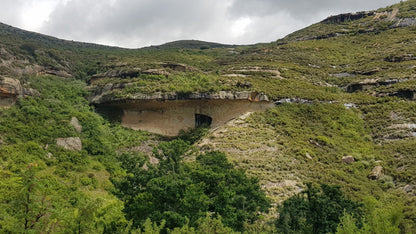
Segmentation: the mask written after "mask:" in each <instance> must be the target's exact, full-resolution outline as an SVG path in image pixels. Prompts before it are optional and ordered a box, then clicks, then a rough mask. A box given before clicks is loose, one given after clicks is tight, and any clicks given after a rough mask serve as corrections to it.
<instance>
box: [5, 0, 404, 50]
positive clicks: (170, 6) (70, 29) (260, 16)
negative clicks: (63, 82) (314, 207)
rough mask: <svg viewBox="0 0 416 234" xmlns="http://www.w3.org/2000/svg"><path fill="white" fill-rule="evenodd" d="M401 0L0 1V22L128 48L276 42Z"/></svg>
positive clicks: (58, 35) (45, 32) (60, 35)
mask: <svg viewBox="0 0 416 234" xmlns="http://www.w3.org/2000/svg"><path fill="white" fill-rule="evenodd" d="M398 2H399V0H0V22H2V23H5V24H10V25H12V26H15V27H19V28H23V29H26V30H30V31H36V32H40V33H44V34H48V35H52V36H56V37H58V38H62V39H69V40H76V41H83V42H93V43H99V44H106V45H114V46H120V47H128V48H138V47H143V46H149V45H159V44H163V43H166V42H170V41H175V40H183V39H196V40H204V41H212V42H220V43H225V44H253V43H258V42H270V41H275V40H277V39H279V38H282V37H284V36H285V35H287V34H289V33H291V32H294V31H296V30H298V29H301V28H303V27H306V26H308V25H310V24H313V23H316V22H319V21H321V20H323V19H324V18H326V17H327V16H330V15H335V14H339V13H346V12H356V11H363V10H374V9H378V8H380V7H385V6H388V5H391V4H394V3H398Z"/></svg>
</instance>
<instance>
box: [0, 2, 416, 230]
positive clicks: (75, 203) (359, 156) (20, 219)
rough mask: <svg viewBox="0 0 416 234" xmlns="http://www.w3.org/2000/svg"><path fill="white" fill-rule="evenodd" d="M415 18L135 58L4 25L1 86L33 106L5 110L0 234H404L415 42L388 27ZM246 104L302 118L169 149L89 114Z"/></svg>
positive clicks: (365, 21)
mask: <svg viewBox="0 0 416 234" xmlns="http://www.w3.org/2000/svg"><path fill="white" fill-rule="evenodd" d="M395 9H398V11H397V10H395ZM415 9H416V0H408V1H403V2H401V3H399V4H396V5H393V6H390V7H387V8H384V9H379V10H377V11H374V13H375V14H374V15H372V14H369V15H368V16H366V17H363V18H361V19H357V20H347V21H345V22H341V23H336V22H326V23H317V24H314V25H311V26H310V27H307V28H305V29H303V30H300V31H298V32H295V33H293V34H291V35H289V36H287V37H286V38H283V39H281V40H278V41H276V42H272V43H266V44H257V45H251V46H228V45H221V44H216V43H207V42H200V41H178V42H173V43H168V44H165V45H162V46H153V47H149V48H143V49H135V50H129V49H122V48H115V47H106V46H100V45H94V44H87V43H80V42H72V41H63V40H59V39H56V38H52V37H48V36H44V35H40V34H35V33H31V32H26V31H22V30H19V29H16V28H13V27H10V26H7V25H3V24H0V81H3V77H10V78H14V79H18V80H19V81H20V82H21V84H22V86H23V87H25V88H32V89H34V90H37V91H38V92H39V93H40V95H39V96H37V95H36V92H34V94H35V95H34V96H30V95H28V96H25V97H20V98H19V99H18V101H17V103H16V104H15V105H13V106H11V107H8V108H2V109H0V232H5V233H32V232H33V233H37V232H40V233H46V232H50V233H160V232H162V233H233V232H236V233H238V232H241V233H273V232H277V233H280V232H282V233H328V232H330V233H413V232H414V230H415V229H416V189H415V185H416V176H415V173H414V172H415V171H416V161H415V157H416V144H414V140H415V136H416V130H415V124H416V111H415V110H416V103H415V102H414V100H415V97H414V91H415V90H416V86H415V78H416V76H415V69H416V59H415V55H416V43H415V37H414V35H415V32H416V27H415V26H414V25H410V26H406V27H396V26H397V25H398V24H397V23H398V22H399V21H398V19H402V18H414V17H416V11H415ZM396 13H397V14H396ZM394 14H395V17H396V18H395V17H393V15H394ZM409 22H411V21H409ZM393 25H396V26H394V27H393ZM47 74H51V75H47ZM64 77H65V78H64ZM354 85H355V86H354ZM360 85H361V86H363V89H362V90H361V89H360ZM353 86H354V87H358V88H357V90H354V89H351V87H353ZM347 87H349V88H347ZM88 90H89V91H90V92H89V91H88ZM243 90H244V91H252V92H259V93H264V94H266V95H267V96H268V97H269V99H270V100H273V101H279V100H280V99H284V98H288V99H289V100H292V101H294V102H299V103H281V104H279V105H277V106H276V107H274V108H271V109H269V110H267V111H265V112H262V113H252V114H251V115H250V116H244V117H241V118H239V119H236V120H234V121H231V122H230V123H228V124H227V125H225V126H221V127H218V128H217V129H212V130H209V129H207V128H197V129H194V130H190V131H187V132H182V133H181V134H180V135H179V136H178V137H176V138H166V137H162V136H155V135H152V134H150V133H147V132H143V131H134V130H131V129H126V128H124V127H122V126H120V123H117V122H116V123H110V122H109V121H108V120H106V119H104V118H103V117H101V116H100V115H98V114H97V113H96V112H95V110H94V107H92V106H91V105H90V103H89V102H88V98H90V97H91V96H94V95H97V96H99V95H102V94H103V95H105V97H106V98H107V99H106V100H112V98H118V99H119V100H123V99H134V97H135V96H137V95H138V94H143V93H145V94H151V93H154V92H162V93H169V92H177V93H178V94H179V95H183V97H186V95H188V94H189V93H192V92H209V93H213V92H218V91H243ZM1 92H3V91H1ZM1 98H3V96H2V95H0V99H1ZM283 102H284V101H283ZM346 103H347V104H348V105H344V104H346ZM346 106H347V107H348V108H347V107H346ZM74 118H75V119H76V120H77V121H75V122H79V125H80V126H81V127H82V130H79V129H77V127H75V126H74V124H73V121H72V120H73V119H74ZM58 139H72V140H73V141H75V143H76V144H78V143H79V141H78V139H79V140H80V143H81V144H82V147H81V150H77V149H76V150H71V149H65V148H64V147H62V146H58V144H57V141H58ZM79 146H80V145H79ZM77 147H78V146H77ZM77 147H75V148H77ZM346 156H348V157H346ZM344 157H346V158H349V160H350V161H348V160H345V158H344ZM343 158H344V159H343ZM352 158H353V160H351V159H352ZM376 166H382V171H381V173H380V175H378V176H377V178H375V177H371V178H375V179H374V180H373V179H370V178H369V177H368V176H369V175H370V173H372V170H373V169H374V168H375V167H376Z"/></svg>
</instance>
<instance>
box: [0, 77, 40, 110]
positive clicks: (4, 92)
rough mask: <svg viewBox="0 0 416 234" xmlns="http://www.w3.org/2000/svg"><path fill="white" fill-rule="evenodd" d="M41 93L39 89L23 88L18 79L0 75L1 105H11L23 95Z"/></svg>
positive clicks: (37, 94)
mask: <svg viewBox="0 0 416 234" xmlns="http://www.w3.org/2000/svg"><path fill="white" fill-rule="evenodd" d="M39 95H40V94H39V92H38V91H37V90H34V89H30V88H29V89H26V88H23V87H22V85H21V83H20V81H19V80H17V79H12V78H9V77H2V76H0V107H7V106H11V105H13V104H15V103H16V101H17V99H18V98H20V97H23V96H39Z"/></svg>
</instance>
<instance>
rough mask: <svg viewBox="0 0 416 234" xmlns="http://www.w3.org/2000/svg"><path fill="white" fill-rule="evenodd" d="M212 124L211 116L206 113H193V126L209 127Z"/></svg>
mask: <svg viewBox="0 0 416 234" xmlns="http://www.w3.org/2000/svg"><path fill="white" fill-rule="evenodd" d="M211 124H212V118H211V117H209V116H208V115H201V114H195V128H198V127H209V126H211Z"/></svg>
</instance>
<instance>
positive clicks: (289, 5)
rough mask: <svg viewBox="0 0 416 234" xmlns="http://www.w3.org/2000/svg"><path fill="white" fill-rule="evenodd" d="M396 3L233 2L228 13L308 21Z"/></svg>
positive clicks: (376, 0)
mask: <svg viewBox="0 0 416 234" xmlns="http://www.w3.org/2000/svg"><path fill="white" fill-rule="evenodd" d="M397 2H398V0H365V1H363V0H290V1H288V0H234V2H233V5H232V6H231V7H230V9H229V12H230V13H231V14H232V15H234V16H240V15H242V14H246V15H251V16H264V15H273V14H276V13H279V12H288V13H289V14H290V15H292V16H294V17H296V18H301V19H308V18H311V17H313V16H314V15H316V14H317V13H319V12H334V13H340V12H351V11H363V10H374V9H377V8H380V7H383V6H387V5H391V4H394V3H397Z"/></svg>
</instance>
